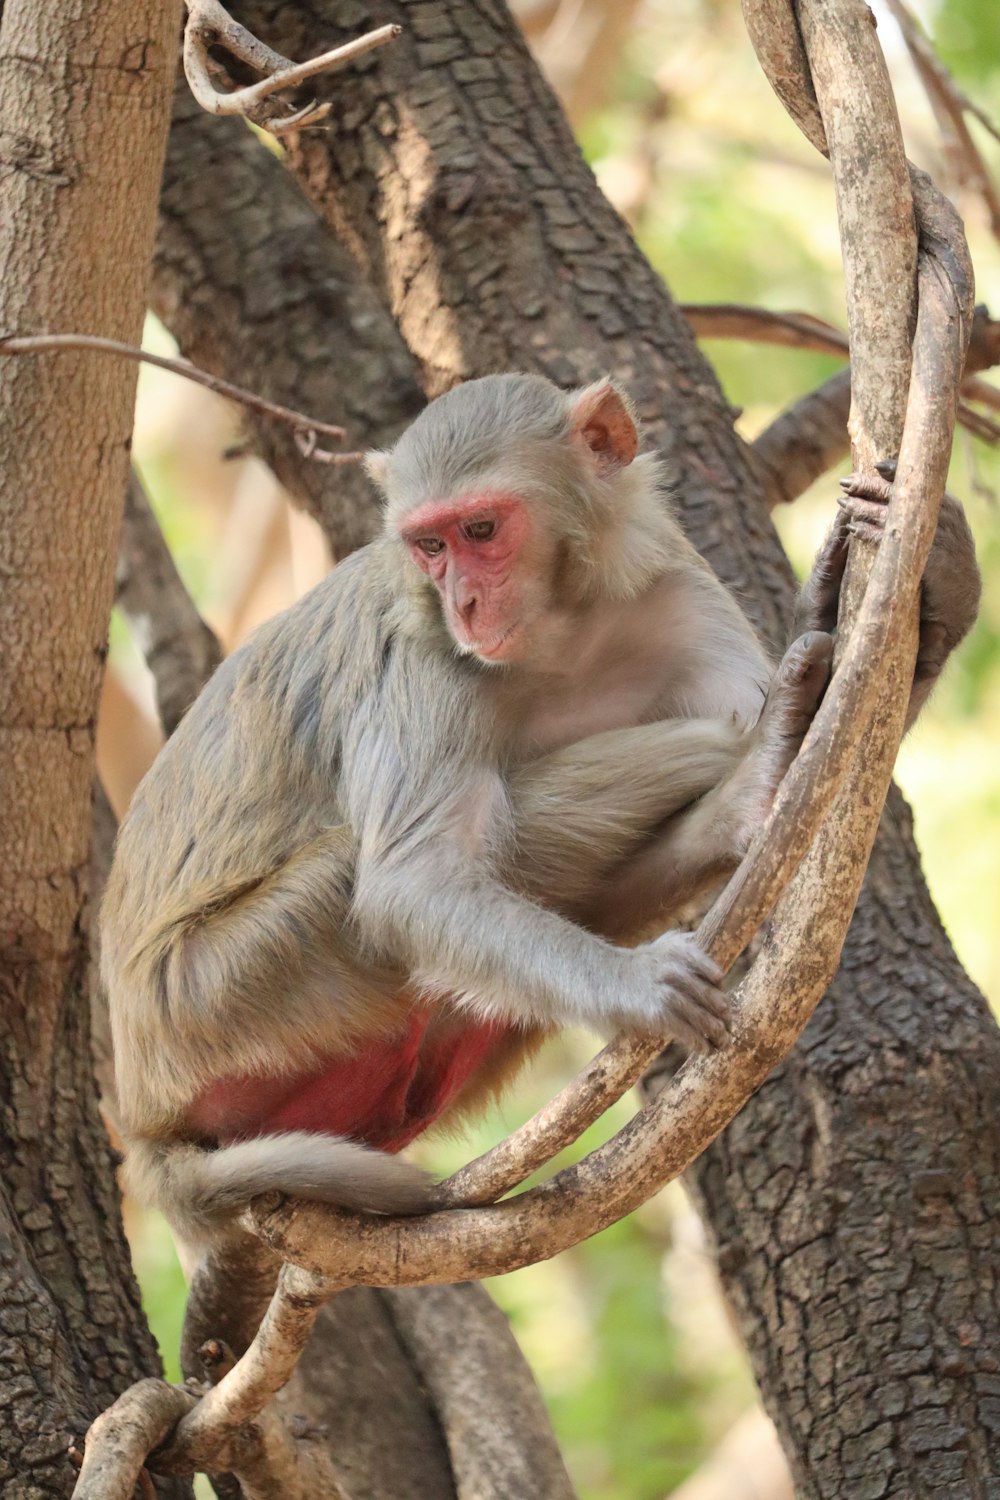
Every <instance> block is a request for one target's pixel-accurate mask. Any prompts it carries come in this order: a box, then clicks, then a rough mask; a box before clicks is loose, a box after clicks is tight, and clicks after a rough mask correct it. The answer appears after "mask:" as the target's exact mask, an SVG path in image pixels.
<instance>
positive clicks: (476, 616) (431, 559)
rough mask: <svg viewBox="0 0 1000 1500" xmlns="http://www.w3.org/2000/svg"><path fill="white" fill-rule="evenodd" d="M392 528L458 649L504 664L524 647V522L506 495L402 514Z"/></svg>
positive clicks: (439, 503) (520, 507)
mask: <svg viewBox="0 0 1000 1500" xmlns="http://www.w3.org/2000/svg"><path fill="white" fill-rule="evenodd" d="M399 532H400V535H401V537H402V538H403V541H404V542H405V543H406V545H407V548H408V549H409V552H410V556H411V557H412V558H413V561H414V562H415V563H416V565H417V567H418V568H419V569H420V571H421V572H422V573H426V574H427V577H428V578H430V579H431V581H432V582H433V584H434V585H435V587H436V588H437V591H438V593H439V594H440V595H441V603H442V605H443V607H444V613H445V619H446V620H447V622H448V628H449V629H450V631H451V633H452V635H453V636H454V638H455V640H456V642H457V643H458V645H459V646H462V647H463V648H464V649H465V650H467V651H470V652H472V653H473V654H474V655H476V656H478V657H481V658H482V660H483V661H490V662H495V661H509V660H511V659H513V658H516V657H517V656H519V655H520V654H521V652H522V650H523V647H524V644H525V642H524V639H523V636H524V629H525V625H526V623H527V620H526V607H527V605H528V602H529V601H528V594H529V593H530V592H531V590H530V589H526V588H525V586H524V580H525V579H526V577H529V576H530V574H531V568H530V566H529V565H528V560H527V558H526V557H525V556H524V554H525V551H526V545H527V543H528V541H529V538H530V535H531V523H530V521H529V519H528V515H527V513H526V511H525V508H524V504H523V502H522V501H520V500H518V499H517V498H516V496H513V495H498V494H492V493H488V492H478V493H474V494H470V495H462V496H460V497H459V498H458V499H457V500H432V501H429V502H428V503H427V504H426V505H421V506H418V508H417V509H416V510H414V511H410V512H409V514H408V515H406V516H404V517H403V519H402V521H401V522H400V526H399Z"/></svg>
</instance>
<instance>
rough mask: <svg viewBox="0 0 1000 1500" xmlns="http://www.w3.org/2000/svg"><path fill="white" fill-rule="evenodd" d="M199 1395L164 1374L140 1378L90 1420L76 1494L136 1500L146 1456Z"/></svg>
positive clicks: (97, 1499) (76, 1497) (77, 1498)
mask: <svg viewBox="0 0 1000 1500" xmlns="http://www.w3.org/2000/svg"><path fill="white" fill-rule="evenodd" d="M195 1402H196V1398H195V1397H194V1396H193V1395H192V1394H191V1393H190V1392H188V1391H181V1390H178V1389H177V1388H176V1387H175V1386H170V1385H167V1383H166V1382H165V1381H163V1380H152V1379H150V1380H140V1381H138V1382H137V1383H136V1384H135V1385H133V1386H130V1387H129V1389H128V1390H127V1391H125V1392H124V1393H123V1394H122V1395H121V1396H119V1397H118V1400H117V1401H116V1402H115V1403H114V1405H113V1406H109V1407H108V1409H107V1411H104V1412H102V1413H101V1415H100V1416H99V1417H97V1418H96V1419H95V1420H94V1422H93V1423H92V1424H91V1427H90V1431H89V1432H88V1433H87V1442H86V1446H85V1447H84V1450H83V1463H82V1465H81V1466H80V1473H79V1476H78V1478H77V1481H76V1487H75V1489H74V1490H73V1500H132V1496H133V1493H134V1491H135V1487H136V1483H137V1481H138V1479H139V1474H140V1472H141V1470H142V1469H143V1468H144V1467H145V1463H146V1458H147V1456H148V1455H149V1454H150V1453H151V1452H152V1451H153V1449H154V1448H158V1447H159V1445H160V1443H161V1442H162V1441H163V1439H164V1438H165V1437H166V1436H167V1434H168V1433H169V1432H170V1431H172V1429H173V1428H174V1427H175V1426H176V1424H177V1423H178V1421H179V1420H180V1419H181V1418H182V1417H183V1416H184V1415H185V1414H186V1413H187V1412H189V1411H190V1410H191V1409H192V1407H193V1406H194V1405H195Z"/></svg>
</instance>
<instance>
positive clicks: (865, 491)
mask: <svg viewBox="0 0 1000 1500" xmlns="http://www.w3.org/2000/svg"><path fill="white" fill-rule="evenodd" d="M876 467H880V466H878V465H876ZM893 473H895V466H894V467H893ZM840 488H841V489H842V490H843V491H844V494H845V495H850V496H852V497H856V498H857V499H859V500H876V501H879V502H880V503H881V504H882V505H888V503H889V501H890V499H891V498H892V484H891V482H890V481H889V480H888V479H882V478H881V477H880V475H878V474H848V476H847V478H846V479H842V480H841V481H840Z"/></svg>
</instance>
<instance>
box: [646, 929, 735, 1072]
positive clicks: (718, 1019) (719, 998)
mask: <svg viewBox="0 0 1000 1500" xmlns="http://www.w3.org/2000/svg"><path fill="white" fill-rule="evenodd" d="M631 959H632V969H633V973H632V974H630V976H629V990H630V993H629V995H628V997H627V999H626V1001H625V1007H624V1008H625V1012H626V1013H625V1015H624V1016H623V1020H624V1022H625V1024H626V1025H627V1026H634V1027H635V1028H636V1029H637V1030H641V1031H661V1030H662V1031H664V1032H666V1033H668V1034H669V1035H670V1036H672V1037H676V1038H677V1040H678V1041H679V1042H683V1044H684V1046H685V1047H688V1048H689V1049H690V1050H691V1051H692V1052H715V1051H718V1049H719V1048H720V1047H724V1046H725V1045H726V1043H727V1042H728V1040H729V1032H730V1027H731V1024H732V1007H731V1003H730V998H729V996H728V995H727V994H726V993H725V991H724V990H723V989H722V988H720V986H721V984H722V970H721V969H720V968H719V966H718V964H717V963H716V962H715V961H714V959H711V958H709V956H708V954H707V953H706V952H705V951H704V949H702V948H701V947H699V945H698V943H697V941H696V939H695V938H694V937H693V936H692V934H691V933H689V932H667V933H664V935H663V937H660V938H657V939H656V940H655V941H654V942H652V943H644V944H643V945H642V946H641V947H640V948H636V949H634V950H633V951H632V954H631Z"/></svg>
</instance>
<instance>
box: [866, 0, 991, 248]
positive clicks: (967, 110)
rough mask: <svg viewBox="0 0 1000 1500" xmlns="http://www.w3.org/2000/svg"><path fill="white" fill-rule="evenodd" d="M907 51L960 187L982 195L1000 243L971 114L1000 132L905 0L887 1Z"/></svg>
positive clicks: (987, 127) (987, 179)
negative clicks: (968, 117)
mask: <svg viewBox="0 0 1000 1500" xmlns="http://www.w3.org/2000/svg"><path fill="white" fill-rule="evenodd" d="M887 4H888V7H889V11H890V13H891V15H892V16H893V18H894V19H895V21H896V23H897V25H898V26H899V29H900V31H901V32H902V33H903V40H904V42H905V43H906V47H907V51H908V52H909V54H910V57H911V59H912V61H913V66H914V68H915V69H916V71H917V77H918V78H919V79H920V82H921V83H922V85H923V88H924V92H925V93H926V95H927V98H928V100H929V101H930V106H931V109H932V110H933V111H934V115H935V118H936V119H937V122H938V124H939V126H940V127H941V134H942V136H943V138H944V142H945V146H946V151H947V157H948V161H949V165H950V167H951V168H952V171H953V172H954V175H955V177H956V178H957V180H958V182H959V184H960V185H961V186H963V187H968V188H971V190H972V191H973V192H975V193H977V194H978V195H979V197H980V198H981V200H982V202H983V204H984V206H985V208H986V212H987V215H988V216H989V221H990V228H991V229H992V231H993V234H994V236H995V237H996V238H997V239H1000V193H998V192H997V189H996V185H995V183H994V182H993V179H992V177H991V176H990V172H989V168H988V167H987V165H986V163H985V161H984V160H983V156H982V153H981V151H980V150H979V148H978V146H977V145H976V143H975V141H974V140H973V138H972V133H971V131H970V130H969V127H968V125H967V123H966V119H965V117H966V115H968V114H971V115H972V116H973V118H974V119H976V120H978V121H979V123H980V124H981V125H983V126H984V127H985V128H986V129H987V130H988V131H989V132H990V134H991V135H992V136H993V137H994V139H996V140H1000V132H998V130H997V127H996V126H995V125H994V124H993V122H992V121H991V120H990V119H989V117H988V116H987V115H986V114H985V113H984V112H983V111H982V110H981V109H979V108H978V106H977V105H975V104H973V103H972V101H971V100H970V99H969V98H967V97H966V95H965V94H963V92H962V90H961V89H960V88H959V87H958V85H957V84H956V83H955V80H954V79H953V78H952V76H951V74H950V73H949V72H948V69H947V68H946V67H945V66H944V64H943V63H942V61H941V59H940V58H939V57H938V56H937V54H936V53H935V51H934V49H933V47H931V45H930V44H929V42H928V41H927V38H926V37H925V36H924V34H923V32H922V31H921V29H920V27H919V26H918V25H917V22H916V21H915V20H914V18H913V16H912V15H911V14H910V12H909V10H908V9H907V7H906V6H905V5H904V4H903V0H887Z"/></svg>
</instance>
